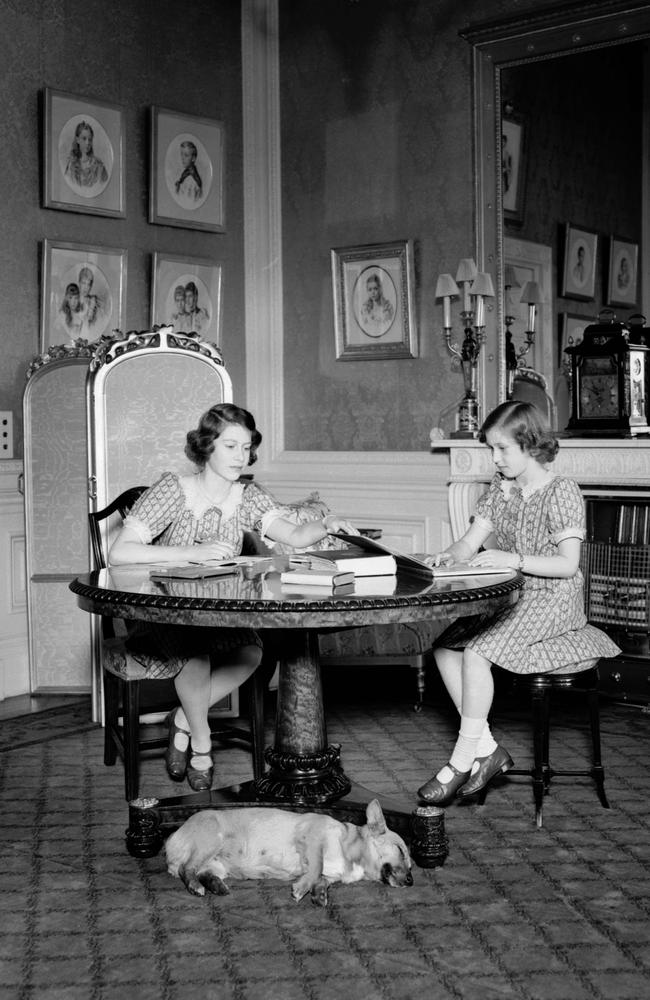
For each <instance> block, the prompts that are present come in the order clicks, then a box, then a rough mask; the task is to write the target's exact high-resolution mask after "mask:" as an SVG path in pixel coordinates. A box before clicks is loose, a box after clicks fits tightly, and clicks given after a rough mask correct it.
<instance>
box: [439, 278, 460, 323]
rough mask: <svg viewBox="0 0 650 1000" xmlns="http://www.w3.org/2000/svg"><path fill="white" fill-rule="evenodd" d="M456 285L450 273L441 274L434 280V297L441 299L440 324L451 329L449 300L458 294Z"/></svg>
mask: <svg viewBox="0 0 650 1000" xmlns="http://www.w3.org/2000/svg"><path fill="white" fill-rule="evenodd" d="M459 294H460V293H459V291H458V285H457V284H456V282H455V281H454V279H453V278H452V276H451V275H450V274H441V275H439V276H438V281H437V282H436V299H442V325H443V327H444V328H445V330H451V300H452V298H455V297H456V296H457V295H459Z"/></svg>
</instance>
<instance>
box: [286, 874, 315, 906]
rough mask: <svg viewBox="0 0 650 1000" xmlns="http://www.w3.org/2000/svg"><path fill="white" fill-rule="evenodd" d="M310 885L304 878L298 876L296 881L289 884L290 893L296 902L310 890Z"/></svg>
mask: <svg viewBox="0 0 650 1000" xmlns="http://www.w3.org/2000/svg"><path fill="white" fill-rule="evenodd" d="M310 888H311V887H310V885H309V884H308V883H307V882H306V881H305V879H304V878H299V879H298V881H297V882H294V883H293V885H292V886H291V895H292V896H293V898H294V899H295V901H296V903H299V902H300V900H301V899H302V898H303V897H304V896H306V895H307V893H308V892H309V890H310Z"/></svg>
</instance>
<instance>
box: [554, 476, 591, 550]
mask: <svg viewBox="0 0 650 1000" xmlns="http://www.w3.org/2000/svg"><path fill="white" fill-rule="evenodd" d="M548 527H549V531H550V534H551V538H552V539H553V541H554V542H556V543H558V542H561V541H563V540H564V539H565V538H584V537H585V502H584V499H583V496H582V493H581V492H580V487H579V486H578V484H577V483H576V482H575V480H573V479H566V478H565V477H564V476H558V477H557V478H556V479H555V480H554V481H553V489H551V490H550V491H549V497H548Z"/></svg>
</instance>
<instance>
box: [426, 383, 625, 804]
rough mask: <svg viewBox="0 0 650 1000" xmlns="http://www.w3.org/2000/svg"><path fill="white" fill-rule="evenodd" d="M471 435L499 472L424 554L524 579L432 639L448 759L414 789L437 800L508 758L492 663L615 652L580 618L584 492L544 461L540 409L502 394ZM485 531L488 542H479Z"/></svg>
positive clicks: (546, 661) (547, 439)
mask: <svg viewBox="0 0 650 1000" xmlns="http://www.w3.org/2000/svg"><path fill="white" fill-rule="evenodd" d="M479 439H480V440H481V441H482V442H483V443H484V444H487V446H488V448H489V449H490V451H491V452H492V457H493V459H494V464H495V466H496V469H497V473H496V475H495V477H494V479H493V480H492V482H491V483H490V485H489V487H488V490H487V492H486V493H484V494H483V496H482V497H480V499H479V500H478V503H477V505H476V510H475V513H474V516H473V518H472V521H471V524H470V527H469V528H468V530H467V531H466V532H465V534H464V535H463V537H462V538H461V539H460V540H459V541H457V542H454V543H453V544H452V545H450V546H449V548H447V549H446V550H445V551H444V552H441V553H439V554H438V555H436V556H431V557H429V562H430V564H431V565H434V566H440V565H451V564H453V563H454V562H456V561H460V562H462V561H469V562H470V563H471V564H472V565H474V566H494V568H495V572H499V571H501V570H505V569H516V570H519V571H520V572H521V573H523V574H524V586H523V588H522V590H521V591H520V596H519V600H518V601H517V603H516V604H514V605H513V606H512V607H508V608H505V609H504V610H503V611H502V612H500V613H498V614H497V615H496V616H494V617H490V616H489V615H479V616H476V617H475V618H471V619H470V618H461V619H459V620H458V621H457V622H456V623H454V624H453V625H451V626H450V627H449V628H448V629H447V630H446V631H445V632H444V633H443V634H442V635H441V636H440V638H439V639H438V641H437V645H436V649H435V650H434V656H435V659H436V664H437V666H438V670H439V671H440V675H441V677H442V680H443V682H444V684H445V687H446V688H447V691H448V692H449V695H450V697H451V699H452V701H453V702H454V704H455V706H456V708H457V709H458V712H459V713H460V732H459V734H458V739H457V740H456V745H455V747H454V750H453V752H452V755H451V758H450V760H449V763H448V764H445V766H444V767H443V768H442V769H441V770H440V771H438V772H437V774H436V775H434V777H432V778H430V779H429V781H427V782H426V784H424V785H423V786H422V787H421V788H420V789H418V795H419V797H420V799H421V800H422V801H423V802H426V803H428V804H432V805H437V806H446V805H448V804H449V803H450V802H451V801H452V800H453V799H454V797H455V796H456V794H458V795H459V797H461V798H465V797H467V796H470V795H473V794H475V793H476V792H479V791H480V790H481V789H482V788H484V787H485V786H486V785H487V784H488V782H489V781H490V780H491V779H492V778H494V777H495V775H497V774H500V773H504V772H506V771H509V770H510V769H511V768H512V767H513V766H514V764H513V761H512V759H511V757H510V754H509V753H508V752H507V750H505V749H504V747H501V746H499V745H498V744H497V743H496V742H495V740H494V738H493V736H492V733H491V732H490V727H489V726H488V723H487V717H488V713H489V711H490V707H491V705H492V698H493V695H494V683H493V679H492V664H493V663H494V664H497V665H498V666H500V667H503V668H504V669H505V670H509V671H511V672H512V673H515V674H533V673H545V672H548V673H551V672H552V671H556V670H564V671H566V670H567V668H570V666H571V664H577V663H578V662H579V661H581V660H586V659H591V658H599V657H602V656H616V654H617V653H619V652H620V650H619V648H618V646H616V645H615V644H614V643H613V642H612V641H611V639H610V638H609V637H608V636H607V635H605V633H604V632H601V630H600V629H597V628H594V627H593V626H592V625H588V624H587V619H586V617H585V612H584V595H583V577H582V573H581V571H580V567H579V564H580V547H581V542H582V539H583V538H584V535H585V512H584V502H583V499H582V494H581V492H580V489H579V487H578V485H577V483H575V482H574V480H572V479H567V478H566V477H565V476H560V475H557V474H556V473H555V472H553V470H552V468H551V467H550V463H551V462H552V461H553V459H554V458H555V456H556V455H557V452H558V449H559V444H558V442H557V440H556V438H555V437H554V436H553V433H552V431H551V430H550V428H549V427H548V425H547V424H546V423H545V422H544V420H543V418H542V416H541V414H540V412H539V411H538V410H537V409H536V408H535V407H534V406H533V405H532V404H531V403H520V402H516V401H514V400H512V401H510V402H507V403H502V404H501V406H497V408H496V409H495V410H494V411H493V412H492V413H491V414H490V415H489V416H488V418H487V419H486V421H485V423H484V424H483V426H482V428H481V431H480V434H479ZM488 540H489V543H490V544H492V545H494V548H487V549H485V551H479V550H480V549H481V548H482V546H484V545H486V544H487V543H488Z"/></svg>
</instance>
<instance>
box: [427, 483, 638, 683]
mask: <svg viewBox="0 0 650 1000" xmlns="http://www.w3.org/2000/svg"><path fill="white" fill-rule="evenodd" d="M474 519H475V521H477V522H478V523H480V524H482V525H483V526H485V527H486V528H489V529H490V530H491V532H492V533H493V535H494V538H495V541H496V547H497V548H499V549H502V550H504V551H506V552H519V553H521V555H523V556H524V557H525V556H552V555H556V554H557V547H558V544H559V542H561V541H562V540H563V539H565V538H580V539H583V538H584V535H585V512H584V501H583V498H582V494H581V492H580V488H579V486H578V485H577V483H576V482H574V480H572V479H567V478H566V477H565V476H555V477H554V478H553V479H551V480H550V481H549V482H548V483H545V484H544V485H543V486H541V487H540V488H539V489H536V490H534V491H532V492H531V493H529V494H527V495H524V493H523V492H522V489H521V487H519V486H517V485H515V484H514V483H513V482H512V480H508V479H505V478H504V477H503V476H501V475H500V474H497V475H496V476H495V478H494V479H493V480H492V482H491V483H490V486H489V487H488V489H487V491H486V493H484V494H483V496H482V497H480V499H479V501H478V503H477V506H476V511H475V513H474ZM524 579H525V583H524V586H523V588H522V590H521V591H520V596H519V600H518V601H517V603H516V604H515V605H513V606H512V607H510V608H506V609H505V610H504V611H503V612H501V613H500V614H498V615H497V616H489V615H477V616H475V617H474V618H469V619H468V618H464V619H459V620H458V621H457V622H455V623H454V624H453V625H451V626H450V627H449V628H448V629H447V630H446V631H445V632H443V634H442V635H441V636H440V638H439V639H438V641H437V643H436V645H438V646H442V647H445V648H447V649H464V648H466V647H468V648H470V649H473V650H475V651H476V652H477V653H480V654H481V656H485V657H486V659H488V660H490V661H491V662H492V663H495V664H497V665H498V666H500V667H504V668H505V669H506V670H510V671H511V672H513V673H516V674H532V673H551V672H552V671H556V670H560V669H561V670H563V671H567V670H568V669H569V668H570V666H571V665H572V664H574V663H577V662H579V661H580V660H587V659H591V658H598V657H601V656H616V655H617V653H620V649H619V648H618V646H617V645H616V644H615V643H614V642H612V640H611V639H610V638H609V636H607V635H606V634H605V633H604V632H602V631H601V630H600V629H597V628H594V626H593V625H588V624H587V619H586V616H585V612H584V590H583V586H584V581H583V577H582V573H581V572H580V571H578V573H576V575H575V576H573V577H570V578H569V579H563V578H553V577H551V578H547V577H541V576H525V578H524Z"/></svg>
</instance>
